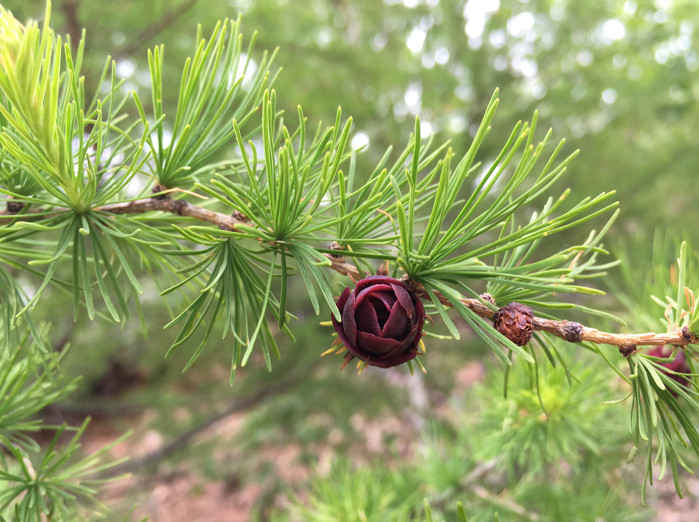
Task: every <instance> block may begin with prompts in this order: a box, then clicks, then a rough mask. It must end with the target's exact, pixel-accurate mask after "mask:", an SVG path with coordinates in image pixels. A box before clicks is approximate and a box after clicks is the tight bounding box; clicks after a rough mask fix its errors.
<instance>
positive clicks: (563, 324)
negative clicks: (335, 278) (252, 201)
mask: <svg viewBox="0 0 699 522" xmlns="http://www.w3.org/2000/svg"><path fill="white" fill-rule="evenodd" d="M163 196H164V197H163ZM163 196H155V197H149V198H144V199H138V200H134V201H129V202H125V203H114V204H110V205H103V206H101V207H95V208H94V209H93V210H94V211H100V212H106V213H110V214H139V213H144V212H168V213H171V214H176V215H179V216H186V217H190V218H192V219H196V220H198V221H203V222H207V223H211V224H213V225H216V226H218V227H219V228H221V229H224V230H235V227H236V226H237V225H239V224H247V223H248V220H247V218H246V217H245V216H244V215H242V214H240V213H238V212H235V213H234V214H233V215H228V214H224V213H222V212H216V211H213V210H208V209H205V208H203V207H200V206H197V205H194V204H192V203H189V202H188V201H185V200H183V199H172V198H170V197H169V194H164V195H163ZM15 208H16V207H15ZM65 210H67V209H60V208H55V209H52V210H50V211H46V210H34V209H22V210H21V211H20V212H19V213H18V212H17V211H16V210H11V209H9V208H8V209H5V210H0V224H2V222H3V221H2V220H1V219H2V218H6V219H8V218H10V219H12V220H22V221H27V220H34V219H37V218H39V217H43V218H45V217H48V216H51V215H57V214H59V213H60V212H61V211H65ZM326 257H327V258H328V260H329V261H330V263H331V268H332V269H333V270H335V271H336V272H338V273H340V274H342V275H345V276H348V277H350V278H351V279H353V280H354V281H358V280H359V279H361V278H362V277H364V274H362V273H360V272H359V270H358V269H357V267H355V266H354V265H353V264H351V263H348V262H346V261H345V259H344V257H343V256H341V255H332V254H326ZM418 293H419V294H420V297H421V298H423V299H427V298H428V296H427V293H426V292H425V291H423V290H420V288H418ZM437 296H438V297H439V299H440V301H441V302H442V304H444V305H445V306H451V304H450V303H449V301H448V300H447V299H446V298H445V297H444V296H442V295H440V294H439V293H437ZM461 302H462V303H463V304H464V305H466V306H467V307H469V308H470V309H471V310H473V311H474V312H475V313H476V314H478V315H479V316H481V317H484V318H486V319H492V318H493V316H494V315H495V311H494V310H493V309H491V308H489V307H488V306H486V305H485V304H484V303H483V301H481V300H479V299H469V298H462V299H461ZM533 328H534V330H539V331H543V332H548V333H550V334H552V335H555V336H557V337H560V338H562V339H564V340H566V341H568V342H574V343H577V342H584V341H588V342H592V343H595V344H610V345H613V346H661V345H666V344H668V345H674V346H679V347H683V346H686V345H688V344H696V343H697V342H699V340H698V339H697V337H696V336H694V334H692V333H691V332H689V329H688V328H687V327H685V328H682V329H679V328H678V329H675V330H673V331H670V332H666V333H654V332H647V333H611V332H603V331H600V330H597V329H596V328H590V327H587V326H584V325H582V324H580V323H577V322H574V321H567V320H560V321H556V320H552V319H545V318H542V317H536V316H535V317H534V321H533Z"/></svg>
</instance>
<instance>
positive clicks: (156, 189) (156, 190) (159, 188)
mask: <svg viewBox="0 0 699 522" xmlns="http://www.w3.org/2000/svg"><path fill="white" fill-rule="evenodd" d="M165 190H167V187H164V186H162V185H161V184H160V183H156V184H155V185H153V188H151V189H150V191H151V192H152V193H153V194H156V195H155V196H151V197H152V198H153V199H160V200H162V199H170V193H169V192H166V193H165V194H159V192H163V191H165Z"/></svg>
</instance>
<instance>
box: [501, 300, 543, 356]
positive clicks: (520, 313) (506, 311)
mask: <svg viewBox="0 0 699 522" xmlns="http://www.w3.org/2000/svg"><path fill="white" fill-rule="evenodd" d="M533 322H534V313H533V312H532V309H531V308H529V307H528V306H527V305H523V304H521V303H514V302H513V303H510V304H508V305H507V306H503V307H502V308H500V309H499V310H498V311H497V312H496V313H495V315H494V316H493V325H494V326H495V329H496V330H497V331H498V332H500V333H501V334H502V335H504V336H505V337H507V338H508V339H509V340H510V341H512V342H513V343H515V344H516V345H519V346H524V345H525V344H527V343H528V342H529V340H530V339H531V338H532V334H533V333H534V332H533V331H534V328H533Z"/></svg>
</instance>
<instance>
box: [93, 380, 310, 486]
mask: <svg viewBox="0 0 699 522" xmlns="http://www.w3.org/2000/svg"><path fill="white" fill-rule="evenodd" d="M305 376H306V374H305V373H304V375H301V376H298V375H297V376H296V377H289V378H286V379H284V380H281V381H279V382H277V383H275V384H273V385H272V386H268V387H266V388H262V389H259V390H257V391H256V392H254V393H252V394H251V395H249V396H248V397H244V398H242V399H240V400H238V401H235V402H234V403H232V404H231V405H230V406H228V407H227V408H225V409H224V410H223V411H221V412H219V413H216V414H215V415H213V416H211V417H209V418H207V419H205V420H204V421H202V422H201V423H199V424H198V425H196V426H194V427H193V428H191V429H189V430H187V431H185V432H184V433H182V434H181V435H179V436H178V437H175V438H174V439H173V440H171V441H170V442H168V443H167V444H165V445H164V446H162V447H160V448H158V449H156V450H154V451H152V452H150V453H146V454H145V455H142V456H140V457H136V458H134V459H131V460H129V461H128V462H125V463H124V464H121V465H119V466H115V467H113V468H110V469H108V470H106V471H105V472H103V473H102V474H101V475H100V477H101V478H109V477H116V476H118V475H122V474H124V473H130V472H133V471H136V470H137V469H140V468H143V467H145V466H150V465H153V464H157V463H158V462H160V461H161V460H162V459H164V458H165V457H168V456H170V455H172V454H173V453H176V452H178V451H179V450H181V449H183V448H185V447H187V446H189V444H190V443H191V441H192V439H194V438H195V437H196V436H197V435H199V434H200V433H202V432H203V431H205V430H207V429H208V428H210V427H211V426H213V425H214V424H216V423H217V422H219V421H220V420H223V419H225V418H226V417H228V416H229V415H232V414H233V413H236V412H239V411H244V410H247V409H250V408H252V407H254V406H256V405H257V404H259V403H260V402H263V401H264V400H267V399H268V398H269V397H273V396H276V395H280V394H282V393H284V392H287V391H289V390H290V389H292V388H293V387H294V386H296V385H297V384H299V382H301V381H302V380H303V379H304V378H305Z"/></svg>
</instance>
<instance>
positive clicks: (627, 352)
mask: <svg viewBox="0 0 699 522" xmlns="http://www.w3.org/2000/svg"><path fill="white" fill-rule="evenodd" d="M619 353H620V354H621V355H623V356H624V357H626V358H627V359H628V358H629V357H631V356H632V355H633V354H635V353H636V346H635V345H633V344H622V345H621V346H619Z"/></svg>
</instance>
